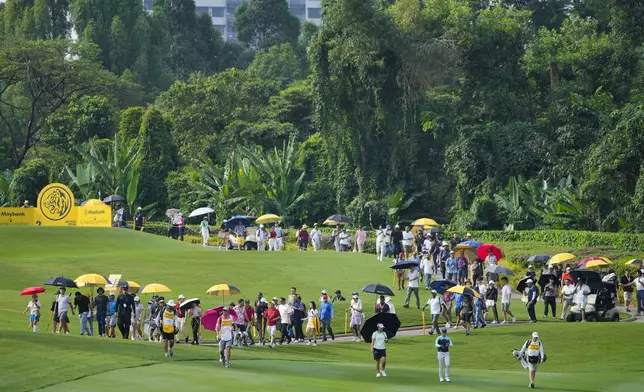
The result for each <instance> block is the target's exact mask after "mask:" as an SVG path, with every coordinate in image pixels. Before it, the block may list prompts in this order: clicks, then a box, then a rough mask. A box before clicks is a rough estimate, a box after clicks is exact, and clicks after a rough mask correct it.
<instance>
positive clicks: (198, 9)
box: [195, 7, 208, 15]
mask: <svg viewBox="0 0 644 392" xmlns="http://www.w3.org/2000/svg"><path fill="white" fill-rule="evenodd" d="M195 11H196V12H197V15H199V14H207V13H208V7H195Z"/></svg>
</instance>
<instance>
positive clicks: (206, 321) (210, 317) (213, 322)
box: [201, 306, 237, 331]
mask: <svg viewBox="0 0 644 392" xmlns="http://www.w3.org/2000/svg"><path fill="white" fill-rule="evenodd" d="M223 310H224V307H223V306H218V307H216V308H213V309H209V310H207V311H206V313H204V315H203V316H202V317H201V325H203V327H204V328H205V329H207V330H209V331H215V330H216V328H217V321H218V320H219V316H221V314H222V313H223ZM228 314H229V315H230V316H231V317H232V318H233V321H237V313H235V312H228Z"/></svg>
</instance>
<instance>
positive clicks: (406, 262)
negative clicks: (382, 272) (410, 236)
mask: <svg viewBox="0 0 644 392" xmlns="http://www.w3.org/2000/svg"><path fill="white" fill-rule="evenodd" d="M418 264H419V263H418V261H416V260H403V261H401V262H399V263H394V264H392V265H391V266H390V267H389V268H391V269H407V268H412V267H418Z"/></svg>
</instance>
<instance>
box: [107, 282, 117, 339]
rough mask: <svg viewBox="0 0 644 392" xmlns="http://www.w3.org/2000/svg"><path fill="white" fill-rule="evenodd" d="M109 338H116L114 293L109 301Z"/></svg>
mask: <svg viewBox="0 0 644 392" xmlns="http://www.w3.org/2000/svg"><path fill="white" fill-rule="evenodd" d="M106 324H107V336H108V337H110V338H115V337H116V333H115V331H114V328H115V327H116V298H115V297H114V293H110V296H109V300H108V301H107V323H106Z"/></svg>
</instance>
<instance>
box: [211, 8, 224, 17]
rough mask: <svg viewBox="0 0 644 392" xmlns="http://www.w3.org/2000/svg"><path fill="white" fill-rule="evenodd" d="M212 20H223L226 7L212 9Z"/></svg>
mask: <svg viewBox="0 0 644 392" xmlns="http://www.w3.org/2000/svg"><path fill="white" fill-rule="evenodd" d="M211 9H212V16H213V18H223V17H224V16H226V7H212V8H211Z"/></svg>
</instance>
